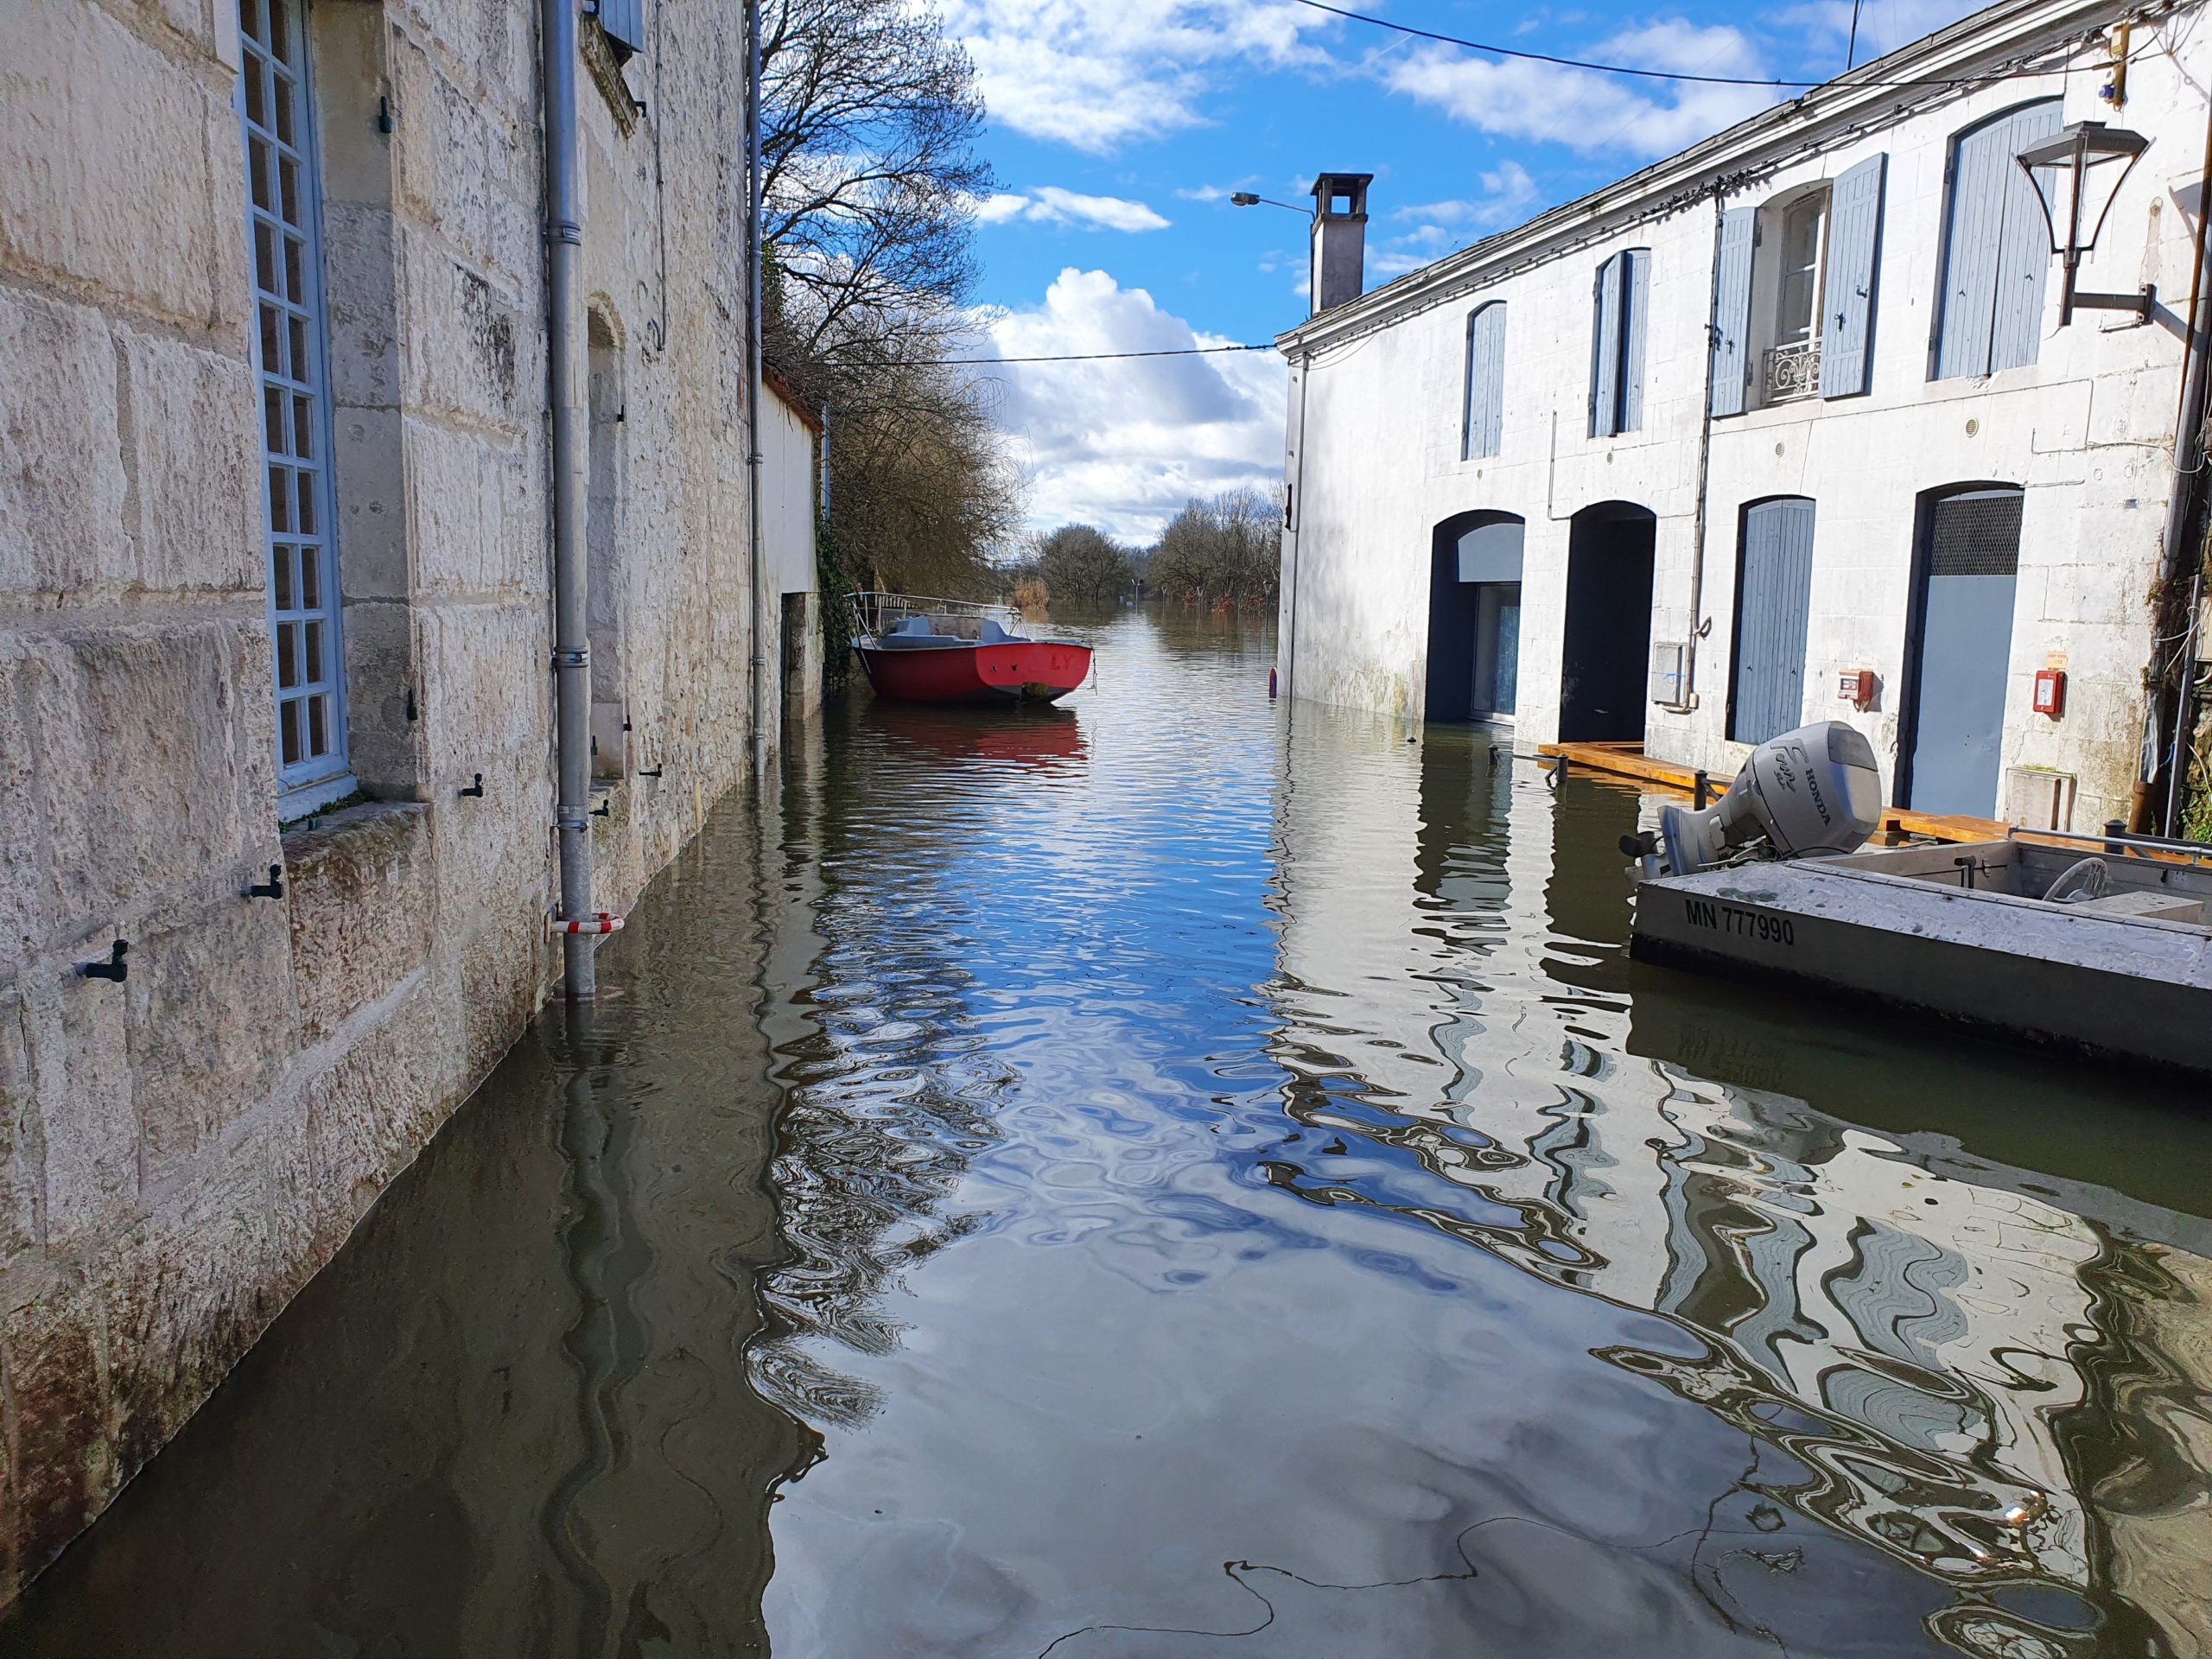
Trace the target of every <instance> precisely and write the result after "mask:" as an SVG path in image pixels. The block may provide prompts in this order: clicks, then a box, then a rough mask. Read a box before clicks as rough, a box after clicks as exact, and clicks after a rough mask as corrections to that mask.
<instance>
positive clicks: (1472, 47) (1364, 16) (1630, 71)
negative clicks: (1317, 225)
mask: <svg viewBox="0 0 2212 1659" xmlns="http://www.w3.org/2000/svg"><path fill="white" fill-rule="evenodd" d="M1296 3H1298V4H1299V5H1301V6H1306V7H1308V8H1310V9H1311V10H1314V11H1325V12H1327V13H1328V14H1329V15H1330V16H1332V17H1344V18H1347V19H1349V20H1351V22H1356V23H1369V24H1372V25H1373V26H1374V27H1375V28H1376V29H1389V30H1391V31H1392V32H1393V33H1395V34H1399V35H1412V36H1413V37H1414V39H1415V40H1421V41H1437V42H1439V43H1440V44H1441V45H1445V46H1457V47H1463V48H1465V49H1466V50H1468V51H1470V52H1487V53H1489V54H1491V56H1493V57H1500V58H1519V59H1521V60H1523V61H1525V62H1529V63H1548V64H1553V65H1555V66H1556V67H1559V68H1561V69H1587V70H1591V71H1592V72H1593V73H1598V74H1601V75H1628V76H1632V77H1634V78H1636V79H1640V80H1676V81H1688V82H1692V83H1694V84H1696V85H1699V86H1763V87H1766V88H1768V89H1770V90H1775V91H1796V92H1810V91H1812V90H1813V89H1814V88H1815V87H1818V86H1829V85H1831V84H1832V82H1831V81H1828V80H1789V79H1781V78H1779V77H1776V76H1764V75H1705V74H1694V73H1689V72H1688V71H1680V72H1677V71H1675V70H1669V69H1638V68H1635V67H1630V65H1627V64H1622V63H1597V62H1593V61H1592V60H1589V59H1586V58H1561V57H1554V55H1553V54H1550V53H1548V52H1524V51H1522V50H1521V49H1520V48H1517V47H1511V46H1494V45H1492V44H1491V42H1489V41H1470V40H1465V39H1463V38H1462V37H1461V36H1459V35H1444V34H1440V33H1438V32H1437V31H1436V30H1435V29H1418V28H1415V27H1414V25H1413V24H1411V23H1397V22H1391V21H1390V19H1389V18H1388V17H1377V16H1375V15H1374V14H1373V13H1372V12H1366V11H1353V10H1349V9H1347V8H1345V7H1344V6H1332V5H1330V4H1328V3H1327V0H1296ZM2022 73H2027V74H2037V73H2050V72H2046V71H2040V70H2028V71H2025V72H2022V71H2018V70H2009V69H2008V70H1999V71H1998V72H1996V73H1992V74H1986V75H1948V76H1939V77H1936V78H1934V79H1924V80H1869V79H1859V78H1858V77H1857V76H1855V75H1852V74H1849V73H1847V74H1845V75H1844V76H1842V77H1841V78H1840V79H1844V80H1847V81H1849V82H1850V84H1851V85H1852V86H1896V87H1920V86H1986V85H1989V84H1991V83H1993V82H1996V81H2002V80H2012V79H2018V78H2019V77H2020V75H2021V74H2022Z"/></svg>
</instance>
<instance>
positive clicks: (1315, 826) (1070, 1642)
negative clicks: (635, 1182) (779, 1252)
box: [755, 620, 2212, 1656]
mask: <svg viewBox="0 0 2212 1659" xmlns="http://www.w3.org/2000/svg"><path fill="white" fill-rule="evenodd" d="M1268 653H1269V646H1268V641H1267V640H1266V639H1264V638H1263V637H1262V635H1260V634H1259V633H1257V632H1240V631H1237V630H1234V629H1214V630H1209V629H1207V628H1205V627H1204V626H1192V625H1187V624H1186V625H1180V626H1168V627H1166V628H1165V629H1161V628H1159V627H1156V626H1152V625H1149V624H1147V623H1146V622H1144V621H1141V620H1129V621H1125V622H1123V623H1122V624H1119V625H1117V626H1114V627H1113V628H1112V629H1111V630H1110V631H1109V632H1108V634H1107V637H1106V639H1105V640H1104V649H1103V652H1102V653H1101V663H1102V677H1103V681H1104V683H1103V686H1102V687H1101V688H1099V689H1098V690H1096V692H1095V693H1090V694H1086V695H1085V696H1084V698H1083V699H1081V700H1079V701H1078V702H1077V706H1076V708H1075V709H1072V710H1071V711H1069V712H1068V714H1066V715H1062V716H1060V717H1058V718H1051V717H1047V718H1042V719H1032V720H1027V721H1008V720H1007V719H1006V718H1005V717H1003V716H1001V717H996V718H989V719H984V720H977V719H974V718H971V717H964V716H963V715H958V714H954V713H950V712H937V711H924V710H902V709H868V710H862V711H859V712H857V713H856V714H855V715H853V716H852V717H850V718H849V720H848V721H845V722H844V723H843V724H842V725H841V726H840V727H839V728H837V729H836V730H835V731H834V732H833V733H832V734H830V735H829V741H828V743H827V746H826V750H825V752H823V753H820V754H819V755H817V757H816V759H815V760H814V762H813V765H814V766H815V767H817V768H818V775H817V776H816V777H814V778H808V777H806V776H804V775H803V774H804V771H805V768H804V767H801V768H799V769H798V770H799V771H800V772H801V773H802V775H801V776H800V777H799V778H798V779H796V780H795V782H796V786H797V787H799V788H803V789H807V790H809V791H810V792H811V795H812V797H813V798H816V799H818V800H819V802H820V803H821V806H820V808H819V810H820V813H821V817H820V818H819V820H818V821H813V822H810V823H808V824H807V825H806V826H805V828H804V833H803V841H804V847H805V849H806V855H805V856H804V858H803V859H802V860H801V861H799V863H798V866H797V867H796V868H798V869H800V870H802V871H803V872H804V874H803V875H802V876H801V877H800V878H799V880H800V881H801V884H802V886H803V887H804V897H803V901H802V902H803V903H804V906H805V907H806V909H807V910H808V912H809V913H810V916H811V918H812V925H813V926H814V928H815V930H816V931H817V934H818V936H819V939H820V950H819V953H818V955H817V957H816V958H815V959H814V961H813V962H812V963H810V968H809V970H808V973H807V975H806V976H805V977H806V981H807V982H808V983H809V984H811V985H813V986H818V987H820V989H818V990H813V991H809V990H808V989H806V988H804V986H802V987H798V988H794V989H795V992H796V1000H797V1001H799V1002H800V1003H802V1004H803V1005H804V1006H806V1007H807V1009H808V1014H809V1020H808V1029H807V1033H806V1035H805V1036H804V1038H803V1039H800V1040H798V1041H797V1042H794V1043H791V1044H787V1045H785V1046H784V1047H783V1048H782V1050H781V1052H780V1056H779V1060H780V1080H781V1081H782V1082H783V1083H784V1084H785V1085H786V1086H787V1087H788V1088H789V1089H790V1090H791V1103H790V1104H789V1105H788V1107H787V1109H786V1119H785V1141H784V1151H783V1155H782V1157H781V1158H780V1159H779V1161H778V1163H777V1165H776V1166H775V1173H774V1179H775V1180H776V1182H777V1185H778V1188H779V1195H780V1198H781V1202H782V1204H783V1206H784V1211H785V1219H786V1225H787V1227H788V1228H789V1229H790V1230H791V1236H792V1237H793V1238H794V1240H795V1242H796V1243H797V1244H798V1248H799V1250H800V1255H801V1260H800V1261H799V1262H797V1263H795V1264H793V1265H792V1266H791V1267H789V1268H785V1269H782V1270H779V1271H778V1272H776V1273H773V1274H770V1275H769V1276H768V1279H767V1281H766V1294H767V1297H768V1300H769V1303H770V1306H771V1307H772V1311H773V1314H774V1316H775V1322H774V1325H773V1326H772V1331H773V1334H772V1338H771V1339H770V1340H768V1341H767V1342H766V1343H765V1344H762V1345H761V1346H760V1348H759V1349H758V1350H757V1351H756V1359H755V1368H756V1373H757V1374H758V1375H760V1376H762V1377H764V1378H765V1379H766V1382H767V1384H768V1386H769V1389H770V1391H771V1392H772V1395H773V1396H774V1397H776V1398H778V1399H779V1401H780V1402H782V1403H784V1404H785V1406H786V1407H787V1408H789V1409H790V1410H791V1411H792V1412H793V1413H794V1414H797V1415H798V1416H799V1417H800V1418H802V1419H803V1420H804V1421H808V1422H810V1423H811V1424H813V1425H815V1426H816V1427H818V1428H820V1429H821V1430H822V1431H823V1434H824V1436H825V1440H824V1445H823V1460H822V1462H821V1463H820V1464H819V1465H818V1466H817V1467H814V1468H812V1469H810V1471H808V1472H807V1473H806V1474H805V1476H804V1478H803V1479H801V1480H800V1481H798V1483H796V1484H793V1485H791V1486H789V1487H788V1488H786V1489H785V1492H784V1494H783V1499H782V1501H781V1502H780V1503H779V1504H778V1506H777V1507H776V1510H775V1511H774V1515H773V1538H774V1545H775V1553H776V1560H777V1570H776V1574H775V1577H774V1578H773V1580H772V1581H771V1584H770V1586H769V1588H768V1591H767V1594H766V1605H765V1610H764V1611H765V1612H766V1619H767V1624H768V1628H769V1629H770V1630H771V1632H772V1634H773V1635H774V1637H776V1638H777V1642H778V1646H779V1649H780V1650H787V1651H792V1652H802V1653H811V1652H824V1653H859V1652H916V1653H924V1652H926V1653H963V1654H964V1653H976V1654H998V1653H1022V1652H1039V1651H1043V1650H1046V1649H1048V1648H1049V1649H1050V1650H1051V1651H1052V1652H1053V1653H1055V1654H1057V1655H1061V1656H1071V1655H1082V1654H1108V1653H1112V1654H1129V1653H1147V1654H1150V1653H1158V1654H1161V1655H1180V1654H1185V1653H1213V1652H1221V1653H1224V1654H1227V1653H1237V1654H1243V1653H1266V1654H1281V1655H1293V1654H1300V1655H1302V1654H1313V1655H1323V1654H1327V1655H1338V1654H1349V1653H1364V1652H1383V1651H1404V1652H1426V1651H1436V1650H1442V1649H1446V1648H1449V1649H1454V1650H1459V1649H1469V1648H1471V1649H1473V1650H1480V1651H1497V1652H1500V1653H1515V1654H1528V1653H1560V1654H1583V1653H1587V1652H1589V1651H1591V1650H1592V1649H1593V1648H1594V1647H1596V1646H1599V1644H1602V1643H1607V1642H1618V1641H1619V1640H1622V1639H1624V1638H1632V1645H1633V1647H1634V1649H1635V1650H1636V1651H1637V1652H1639V1653H1661V1652H1682V1653H1720V1652H1729V1651H1734V1650H1736V1649H1743V1650H1745V1651H1773V1650H1775V1649H1777V1646H1780V1647H1782V1648H1783V1649H1786V1650H1788V1651H1791V1652H1796V1653H1815V1652H1819V1653H1836V1654H1843V1653H1858V1652H1865V1653H1875V1652H1880V1653H1891V1652H1906V1651H1919V1650H1935V1651H1941V1650H1942V1649H1943V1648H1944V1646H1945V1645H1947V1644H1948V1646H1950V1647H1952V1648H1955V1649H1963V1650H1965V1651H1967V1652H1973V1653H1986V1654H1993V1655H1998V1654H2001V1655H2007V1656H2027V1655H2050V1656H2059V1655H2070V1654H2086V1653H2090V1652H2129V1651H2151V1650H2154V1649H2155V1648H2156V1647H2157V1644H2158V1643H2159V1642H2160V1641H2161V1639H2164V1640H2165V1641H2168V1642H2171V1643H2174V1644H2176V1645H2177V1646H2180V1647H2183V1648H2184V1649H2186V1648H2187V1647H2188V1646H2189V1644H2190V1643H2191V1642H2192V1641H2195V1642H2199V1643H2202V1642H2204V1641H2206V1640H2208V1639H2212V1611H2208V1608H2207V1605H2206V1603H2205V1599H2204V1596H2205V1592H2204V1591H2203V1590H2202V1587H2201V1586H2200V1585H2199V1582H2198V1581H2199V1580H2201V1579H2202V1578H2204V1577H2206V1576H2207V1573H2206V1571H2205V1567H2204V1564H2205V1563H2206V1562H2207V1561H2208V1560H2212V1508H2208V1501H2207V1498H2206V1495H2205V1489H2204V1477H2203V1474H2202V1471H2203V1469H2204V1467H2205V1465H2206V1462H2207V1457H2208V1452H2212V1415H2208V1413H2207V1409H2206V1406H2207V1400H2206V1396H2205V1393H2204V1389H2205V1387H2206V1378H2207V1376H2208V1373H2212V1315H2208V1313H2207V1311H2206V1309H2205V1307H2204V1306H2203V1297H2204V1294H2205V1293H2206V1291H2207V1290H2208V1289H2212V1268H2208V1266H2207V1263H2206V1261H2205V1257H2206V1255H2208V1254H2212V1249H2208V1241H2212V1226H2208V1225H2207V1224H2206V1223H2205V1222H2204V1221H2203V1220H2202V1218H2201V1217H2200V1216H2199V1215H2197V1214H2195V1213H2191V1212H2192V1211H2202V1209H2203V1208H2204V1207H2205V1203H2206V1200H2205V1188H2204V1186H2203V1185H2202V1181H2201V1179H2196V1178H2195V1177H2190V1176H2185V1175H2183V1173H2182V1170H2183V1169H2193V1170H2194V1171H2195V1172H2196V1176H2201V1175H2202V1173H2204V1171H2205V1169H2206V1167H2207V1165H2206V1158H2205V1154H2206V1148H2207V1146H2208V1135H2207V1132H2206V1127H2205V1125H2204V1124H2203V1123H2202V1122H2200V1121H2199V1120H2197V1119H2196V1117H2194V1116H2190V1114H2188V1112H2187V1111H2186V1106H2187V1103H2186V1102H2185V1101H2184V1100H2183V1098H2182V1097H2181V1093H2180V1091H2179V1090H2162V1089H2161V1087H2160V1086H2159V1085H2156V1084H2143V1083H2141V1082H2139V1081H2136V1080H2128V1079H2115V1078H2101V1077H2098V1076H2097V1075H2095V1074H2094V1073H2091V1072H2088V1071H2086V1070H2082V1069H2078V1068H2073V1067H2067V1066H2059V1065H2053V1064H2051V1063H2049V1062H2045V1061H2041V1060H2037V1059H2034V1058H2023V1057H2019V1056H2017V1055H2013V1054H2010V1053H2008V1052H2005V1051H2004V1050H2002V1049H2000V1048H1997V1047H1995V1046H1985V1045H1981V1044H1979V1043H1974V1042H1969V1041H1965V1040H1961V1039H1956V1038H1953V1037H1949V1036H1948V1035H1944V1034H1942V1033H1928V1032H1925V1031H1922V1030H1918V1029H1914V1028H1911V1027H1904V1028H1900V1029H1896V1030H1885V1028H1884V1025H1885V1022H1882V1021H1879V1020H1868V1019H1866V1018H1862V1017H1858V1016H1840V1017H1838V1016H1830V1015H1827V1014H1823V1012H1822V1011H1821V1010H1820V1009H1819V1008H1817V1007H1815V1006H1814V1005H1812V1004H1810V1003H1808V1002H1807V1001H1803V1000H1802V999H1796V998H1784V997H1766V996H1764V995H1757V994H1754V993H1748V992H1740V991H1738V990H1735V989H1732V988H1723V987H1720V986H1718V985H1714V984H1710V983H1707V982H1702V981H1699V980H1695V979H1691V978H1688V977H1684V976H1678V975H1672V974H1666V973H1662V972H1658V971H1656V970H1648V969H1643V968H1642V967H1640V966H1637V965H1636V964H1632V963H1629V962H1628V961H1627V960H1626V956H1625V950H1624V938H1625V930H1626V923H1627V913H1628V912H1627V899H1626V893H1625V889H1624V884H1623V882H1622V880H1621V878H1620V873H1619V868H1618V867H1619V864H1620V862H1621V861H1620V858H1619V855H1618V851H1617V850H1616V848H1615V845H1614V843H1615V842H1616V841H1617V840H1618V836H1619V835H1620V834H1621V833H1622V831H1623V830H1624V829H1630V828H1632V827H1634V826H1635V823H1636V822H1637V813H1638V810H1639V803H1638V802H1637V798H1635V797H1634V796H1633V795H1632V794H1629V793H1626V792H1624V791H1616V790H1613V789H1611V788H1608V787H1606V786H1605V785H1601V784H1599V783H1597V782H1595V781H1592V780H1580V781H1575V782H1571V783H1570V785H1569V787H1568V788H1567V791H1566V793H1565V795H1564V797H1563V798H1560V799H1558V800H1556V801H1555V800H1554V798H1553V797H1552V796H1551V795H1550V794H1549V792H1548V791H1547V790H1546V789H1545V788H1544V787H1543V785H1542V783H1541V779H1540V778H1539V777H1538V776H1537V774H1536V773H1535V771H1534V770H1533V769H1531V768H1529V767H1526V766H1522V767H1520V768H1517V769H1516V766H1514V765H1513V763H1512V762H1511V761H1510V759H1507V760H1505V761H1504V762H1503V764H1501V765H1499V766H1497V767H1495V768H1493V766H1492V765H1491V758H1490V754H1489V750H1488V740H1487V739H1486V738H1484V737H1481V736H1479V735H1477V734H1471V733H1469V732H1466V731H1454V730H1451V729H1447V728H1438V729H1433V730H1431V731H1430V732H1428V733H1427V734H1426V738H1425V741H1423V742H1421V743H1419V744H1414V745H1408V743H1407V742H1406V741H1405V739H1406V737H1407V735H1408V733H1407V732H1406V730H1405V729H1404V728H1394V727H1393V726H1392V725H1391V724H1390V723H1389V722H1388V721H1373V720H1370V719H1367V718H1364V717H1361V716H1355V715H1342V714H1328V713H1323V712H1320V711H1315V710H1310V709H1302V708H1301V709H1299V710H1297V711H1296V715H1295V717H1294V719H1286V717H1285V716H1284V715H1283V713H1282V712H1281V711H1279V710H1274V709H1269V707H1268V704H1267V702H1266V701H1265V699H1264V695H1263V689H1264V682H1265V676H1266V669H1267V665H1268ZM790 896H791V897H793V898H798V897H799V895H798V893H792V894H791V895H790ZM825 1154H826V1155H825ZM2016 1160H2017V1161H2016ZM1224 1563H1225V1565H1224Z"/></svg>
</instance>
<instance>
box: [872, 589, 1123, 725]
mask: <svg viewBox="0 0 2212 1659" xmlns="http://www.w3.org/2000/svg"><path fill="white" fill-rule="evenodd" d="M852 622H853V649H854V650H855V652H858V653H859V654H860V659H861V668H862V669H863V670H865V671H867V674H868V684H869V685H870V686H872V687H874V690H875V695H876V696H879V697H885V698H889V699H891V700H893V701H896V702H948V703H957V702H969V703H1007V702H1058V700H1059V699H1060V698H1062V697H1064V696H1067V694H1068V693H1069V692H1071V691H1072V690H1076V689H1077V687H1078V686H1080V685H1081V684H1082V683H1084V681H1085V680H1087V679H1088V678H1090V646H1089V645H1079V644H1077V642H1076V641H1074V640H1072V639H1032V638H1030V637H1029V636H1028V635H1027V634H1023V633H1019V632H1015V631H1014V630H1015V628H1018V627H1019V626H1020V618H1019V616H1018V615H1017V614H1016V613H1014V612H1013V611H1011V610H1008V609H1007V608H1006V607H1001V606H995V605H978V604H975V603H972V602H970V601H965V600H954V599H925V598H919V597H917V596H915V595H913V594H882V593H864V594H854V595H853V598H852ZM1009 624H1011V625H1012V626H1008V625H1009Z"/></svg>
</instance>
